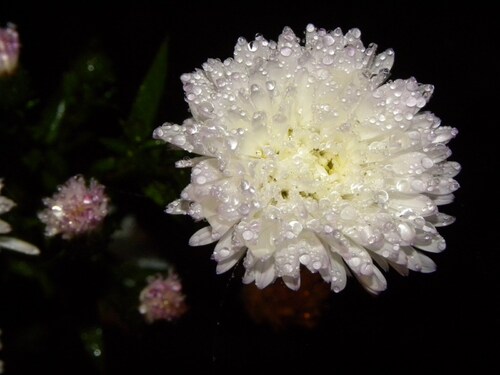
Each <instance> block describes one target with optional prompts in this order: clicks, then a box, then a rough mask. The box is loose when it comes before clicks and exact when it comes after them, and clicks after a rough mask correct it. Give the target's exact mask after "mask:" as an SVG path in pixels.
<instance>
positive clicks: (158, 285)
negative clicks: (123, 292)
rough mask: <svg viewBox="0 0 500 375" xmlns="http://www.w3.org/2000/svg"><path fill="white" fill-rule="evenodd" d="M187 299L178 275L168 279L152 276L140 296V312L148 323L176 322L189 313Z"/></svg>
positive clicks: (173, 274) (170, 276)
mask: <svg viewBox="0 0 500 375" xmlns="http://www.w3.org/2000/svg"><path fill="white" fill-rule="evenodd" d="M185 298H186V297H185V296H184V294H183V293H182V284H181V281H180V280H179V277H178V276H177V274H175V273H172V274H170V275H169V276H168V277H167V278H163V277H162V276H159V275H157V276H151V277H149V278H148V285H147V286H146V287H145V288H144V289H143V290H142V292H141V294H140V295H139V300H140V302H141V304H140V306H139V312H140V313H141V314H143V315H144V317H145V319H146V321H147V322H148V323H153V322H154V321H157V320H168V321H172V320H176V319H178V318H180V317H181V316H182V315H183V314H184V313H185V312H186V311H187V306H186V302H185Z"/></svg>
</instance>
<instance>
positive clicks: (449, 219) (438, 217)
mask: <svg viewBox="0 0 500 375" xmlns="http://www.w3.org/2000/svg"><path fill="white" fill-rule="evenodd" d="M426 220H427V221H429V222H430V223H431V224H433V225H434V226H435V227H445V226H447V225H450V224H453V223H454V222H455V217H453V216H451V215H447V214H443V213H441V212H438V213H436V214H435V215H432V216H429V217H426Z"/></svg>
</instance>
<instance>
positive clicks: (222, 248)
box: [213, 230, 245, 274]
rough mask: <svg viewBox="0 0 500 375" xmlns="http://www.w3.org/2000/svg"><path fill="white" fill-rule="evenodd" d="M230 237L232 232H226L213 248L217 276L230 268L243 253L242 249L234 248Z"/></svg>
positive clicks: (243, 249)
mask: <svg viewBox="0 0 500 375" xmlns="http://www.w3.org/2000/svg"><path fill="white" fill-rule="evenodd" d="M232 235H233V231H232V230H230V231H228V232H227V233H226V234H224V236H222V238H221V239H220V240H219V242H218V243H217V245H216V246H215V249H214V253H213V258H214V259H215V261H216V262H217V268H216V271H217V274H221V273H224V272H226V271H227V270H229V269H230V268H232V267H233V266H234V265H235V264H236V263H237V262H238V261H239V260H240V259H241V257H242V256H243V254H244V253H245V248H244V247H237V246H234V244H233V242H232Z"/></svg>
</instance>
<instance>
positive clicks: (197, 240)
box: [189, 226, 220, 246]
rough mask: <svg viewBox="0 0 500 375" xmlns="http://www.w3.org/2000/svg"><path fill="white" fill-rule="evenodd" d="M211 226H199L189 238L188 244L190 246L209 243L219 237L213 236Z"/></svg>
mask: <svg viewBox="0 0 500 375" xmlns="http://www.w3.org/2000/svg"><path fill="white" fill-rule="evenodd" d="M212 234H213V232H212V227H211V226H208V227H205V228H201V229H200V230H199V231H197V232H196V233H195V234H193V235H192V236H191V238H190V239H189V245H191V246H203V245H207V244H209V243H212V242H215V241H217V240H218V239H219V237H220V236H215V238H214V237H213V235H212Z"/></svg>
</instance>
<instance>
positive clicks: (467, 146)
mask: <svg viewBox="0 0 500 375" xmlns="http://www.w3.org/2000/svg"><path fill="white" fill-rule="evenodd" d="M161 3H162V2H156V3H154V4H152V3H147V2H141V3H137V2H136V3H133V4H126V5H123V4H122V5H118V3H117V4H116V5H114V6H111V5H103V4H94V3H92V2H89V3H87V2H85V3H80V2H79V3H78V5H71V6H70V5H66V6H61V5H57V6H56V5H51V4H48V3H44V4H43V6H40V5H38V6H33V5H32V4H25V3H24V2H23V1H16V2H14V1H2V3H1V5H0V23H1V24H3V25H4V24H5V23H6V22H8V21H10V22H14V23H15V24H16V25H17V26H18V30H19V32H20V34H21V35H22V43H23V49H22V57H21V59H22V64H23V66H24V67H25V68H26V69H27V70H29V71H30V72H31V74H32V76H33V80H34V84H35V86H36V87H37V88H38V89H39V90H40V91H41V92H46V93H47V95H49V94H50V93H51V91H52V90H53V87H54V86H55V85H57V84H58V83H59V81H60V79H61V78H60V77H61V72H64V71H65V70H66V69H68V67H69V66H70V64H71V62H72V60H73V59H75V58H76V56H77V55H78V54H79V53H80V52H81V50H82V49H83V48H86V47H87V46H88V45H89V43H98V45H99V48H101V49H102V50H104V51H106V53H107V54H108V55H109V56H110V58H111V61H112V63H113V65H114V69H115V71H116V72H117V75H118V80H117V81H118V82H119V85H120V86H119V88H120V93H119V98H120V101H121V102H122V103H123V104H124V105H127V104H128V103H130V102H131V101H132V99H133V97H134V94H135V90H136V88H137V87H138V85H139V84H140V82H141V80H142V79H143V77H144V74H145V72H146V71H147V69H148V66H149V64H150V63H151V61H152V59H153V58H154V55H155V53H156V51H157V49H158V46H159V45H160V44H161V42H162V41H163V40H164V39H165V37H168V38H169V67H168V81H167V91H166V94H165V97H164V104H163V106H162V108H161V110H160V115H159V119H160V121H159V123H158V124H160V123H161V122H162V121H172V122H180V121H182V120H183V119H184V118H185V117H187V116H188V112H187V105H186V104H185V103H184V100H183V92H182V87H181V83H180V80H179V76H180V75H181V74H182V73H185V72H190V71H192V70H194V69H195V68H197V67H200V65H201V64H202V63H203V62H204V61H205V60H206V59H207V58H209V57H214V58H216V57H218V58H221V59H224V58H226V57H229V56H231V54H232V50H233V47H234V44H235V43H236V40H237V38H238V37H239V36H244V37H246V38H247V39H249V40H250V39H252V38H253V37H254V35H255V34H256V33H261V34H263V35H264V36H265V37H266V38H268V39H274V40H275V39H276V38H277V36H278V35H279V33H280V32H281V30H282V28H283V27H284V26H286V25H287V26H290V27H292V29H293V30H294V31H295V32H296V33H297V35H303V34H302V33H303V30H304V29H305V27H306V25H307V24H308V23H310V22H312V23H314V24H315V25H316V26H318V27H323V28H326V29H333V28H335V27H337V26H340V27H342V29H343V30H344V31H347V30H348V29H349V28H351V27H358V28H360V29H361V31H362V40H363V41H364V43H365V45H367V44H368V43H370V42H376V43H377V44H378V45H379V48H380V49H381V50H383V49H385V48H389V47H391V48H393V49H394V50H395V52H396V60H395V65H394V68H393V70H392V76H391V77H393V78H407V77H409V76H415V77H416V78H417V80H418V81H419V82H422V83H432V84H434V85H435V87H436V89H435V92H434V96H433V98H432V100H431V102H430V103H429V105H428V107H426V109H428V110H431V111H432V112H434V113H436V114H437V115H438V116H439V117H440V118H441V119H442V120H443V123H444V124H446V125H452V126H455V127H457V128H458V129H459V131H460V133H459V135H458V137H457V138H456V139H455V140H453V141H452V143H451V148H452V150H453V156H452V157H451V158H450V159H452V160H457V161H459V162H460V163H461V165H462V168H463V169H462V172H461V173H460V175H459V176H458V181H459V182H460V184H461V189H460V190H459V191H458V192H457V194H456V196H457V198H456V201H455V203H453V204H451V205H449V206H445V207H443V211H444V212H446V213H450V214H453V215H455V216H457V221H456V223H454V224H453V225H452V226H451V227H447V228H443V229H442V231H441V233H442V234H443V235H444V237H445V238H446V240H447V250H446V251H445V252H444V253H442V254H439V255H436V256H433V259H434V260H435V261H436V263H437V264H438V270H437V271H436V272H435V273H434V274H431V275H420V274H416V273H411V274H410V276H409V277H408V278H403V277H400V276H399V275H396V274H395V273H394V272H390V273H389V274H388V275H387V279H388V283H389V287H388V290H387V291H386V292H384V293H382V295H380V296H378V297H372V296H370V295H368V294H367V293H365V292H364V291H363V290H361V287H359V286H358V285H356V282H355V281H354V280H352V279H351V280H350V282H349V283H348V286H347V288H346V290H344V291H343V292H342V293H340V294H335V295H334V294H333V293H332V295H331V297H330V300H329V301H328V304H329V311H328V314H327V315H325V316H324V317H323V319H322V321H321V324H320V325H319V326H318V327H317V328H316V329H313V330H306V329H301V328H296V327H295V328H293V327H292V328H289V329H285V330H281V331H276V330H274V329H273V328H272V327H269V326H267V325H262V324H261V325H259V324H256V323H254V322H253V321H252V320H250V318H249V317H248V315H247V314H246V313H245V311H244V309H243V304H242V301H241V294H240V289H241V282H240V280H239V279H240V275H236V276H235V278H234V279H231V278H230V276H231V275H230V274H229V273H228V274H227V275H221V276H216V275H215V270H214V268H215V265H214V263H213V262H212V261H211V260H210V253H211V247H210V246H207V247H204V248H201V249H200V248H189V247H187V246H186V244H187V240H188V238H189V236H190V233H192V232H193V231H194V229H193V228H194V227H193V226H192V225H191V224H190V221H189V220H186V221H181V222H180V224H179V225H178V226H176V227H172V226H171V225H167V224H165V223H167V220H166V219H165V221H163V219H164V216H163V215H164V214H163V213H162V212H161V210H158V209H157V208H152V207H145V208H144V209H143V214H144V216H145V217H149V218H148V219H145V221H150V223H151V230H150V231H151V232H152V233H154V235H155V236H156V237H155V238H157V239H162V240H163V241H164V246H167V247H169V248H170V249H172V250H170V260H173V261H174V262H175V263H176V267H177V269H178V270H179V272H180V274H181V276H182V278H183V280H184V281H185V287H186V293H187V294H188V300H189V303H190V305H191V310H190V312H189V313H188V315H187V316H186V317H185V318H183V319H182V320H181V321H179V322H178V323H177V324H173V325H171V324H157V325H153V326H147V327H146V326H144V327H142V328H130V329H129V328H127V327H123V325H122V326H119V327H117V326H116V325H113V324H109V327H108V328H105V334H104V356H105V365H104V367H103V368H104V369H105V370H106V373H110V374H115V373H148V374H149V373H151V374H152V373H160V372H162V373H166V372H167V371H168V372H170V373H185V372H186V371H187V370H188V369H196V368H203V369H204V371H203V372H200V373H211V372H215V371H218V372H221V371H222V372H229V371H231V372H232V373H235V371H237V370H242V369H254V370H256V371H266V370H268V369H270V368H273V369H278V370H282V371H283V372H284V371H289V370H292V369H296V368H298V367H300V366H305V369H310V370H311V372H312V370H313V369H314V370H317V369H324V370H323V371H325V372H328V373H333V374H344V373H358V372H359V371H361V370H366V369H371V370H372V371H373V372H374V373H379V372H382V371H384V372H388V373H396V372H397V373H417V372H423V371H425V372H426V373H430V374H434V373H436V374H437V373H443V372H445V371H450V370H452V369H455V368H457V367H458V368H461V369H465V368H467V369H471V370H473V371H475V372H477V373H486V372H487V373H494V372H495V370H494V369H495V368H496V369H497V370H498V367H499V366H498V364H497V360H496V359H495V358H494V355H495V354H496V352H498V348H499V345H498V340H499V339H498V337H499V334H500V330H499V327H500V324H499V323H500V318H499V316H500V315H499V314H500V308H499V301H498V299H499V293H500V287H499V272H498V265H499V264H500V263H499V260H500V259H499V256H498V251H499V250H498V244H497V242H496V241H495V240H496V238H497V232H498V229H497V223H498V218H497V212H498V207H497V206H498V205H497V200H498V184H497V183H496V182H495V180H494V179H496V177H497V168H498V158H497V156H496V151H497V149H498V146H497V145H496V143H497V137H496V127H497V125H498V119H499V116H498V112H497V111H498V110H497V108H498V104H497V103H495V102H494V100H496V99H498V89H497V88H496V87H498V86H497V83H498V79H497V77H498V67H497V65H498V64H497V61H496V60H495V57H494V53H495V48H496V47H495V45H496V43H497V41H496V37H497V35H496V30H494V26H493V25H494V24H493V21H494V20H493V13H494V12H493V10H492V9H488V8H487V7H482V6H479V5H475V4H474V5H471V6H470V7H464V8H461V7H460V6H457V5H455V4H454V3H451V2H450V3H448V4H440V5H425V4H421V3H418V4H417V3H413V2H375V1H374V2H371V3H369V4H361V3H358V2H334V1H330V2H305V3H304V4H302V5H301V6H300V7H298V6H294V5H292V4H291V3H287V2H280V3H271V2H267V3H255V2H249V3H245V4H244V5H235V4H232V5H224V6H223V5H215V4H210V5H207V4H205V5H202V6H200V5H195V4H191V2H188V1H183V2H181V1H172V2H163V3H164V5H161ZM452 4H453V5H452ZM471 4H472V3H471ZM91 41H92V42H91ZM0 172H1V173H0V175H3V174H5V172H4V171H0ZM27 180H29V176H27ZM124 189H126V187H124ZM138 205H140V202H139V203H138ZM155 209H156V210H155ZM147 215H149V216H147ZM170 223H171V222H169V224H170ZM237 273H238V272H237ZM80 276H81V278H80V279H79V280H80V282H82V280H86V282H87V281H88V283H90V284H92V275H80ZM78 285H79V284H78V283H75V288H76V289H75V294H76V295H77V294H78V293H79V292H80V290H79V286H78ZM94 287H95V290H96V291H98V290H99V285H95V286H94ZM82 289H83V288H82ZM27 290H29V288H28V289H27ZM86 290H87V289H86ZM18 293H26V290H21V291H17V290H11V291H10V292H9V293H7V295H8V296H9V298H12V299H13V300H12V301H7V300H2V301H1V302H0V304H1V307H0V309H2V310H4V306H5V305H9V306H10V305H11V304H13V303H16V304H17V305H18V306H19V312H18V314H15V316H14V314H13V313H12V312H10V313H5V314H4V317H3V320H1V319H0V327H1V328H2V329H3V331H4V335H3V339H2V341H3V343H4V347H5V348H4V350H3V351H2V352H0V353H1V354H2V358H3V359H4V360H5V361H6V366H8V367H7V368H8V372H7V373H8V374H32V373H33V374H34V373H35V371H36V372H37V373H39V372H40V371H44V370H45V371H49V373H52V374H66V373H72V374H80V373H81V374H91V373H98V372H97V369H96V368H95V367H94V364H93V363H92V360H91V359H90V358H89V356H88V355H87V353H86V352H85V351H84V350H82V349H81V348H80V346H79V345H80V344H79V343H78V342H77V341H78V337H76V338H75V334H74V332H73V329H72V327H73V325H75V324H76V323H75V321H73V320H78V319H80V318H81V317H82V316H84V315H85V314H87V313H89V314H92V313H93V312H92V311H89V312H86V311H82V312H81V315H79V314H76V315H75V314H74V313H73V312H70V311H68V312H67V314H66V312H65V306H64V304H65V301H64V300H61V301H60V305H57V304H52V305H51V306H48V307H47V306H44V301H43V300H25V299H23V298H22V297H21V296H20V295H19V294H18ZM28 297H30V295H29V294H28ZM73 298H78V296H73ZM4 299H5V297H4ZM12 310H15V308H12V307H9V310H8V311H12ZM89 310H91V309H89ZM1 317H2V315H0V318H1ZM82 319H83V318H82ZM33 321H37V322H39V324H40V325H45V326H47V327H49V328H48V329H46V330H43V329H41V331H40V332H42V333H40V334H39V335H38V336H37V335H36V333H35V334H34V333H33V332H30V331H29V329H28V328H26V327H32V324H31V323H30V322H33ZM23 327H24V329H23ZM22 335H25V336H30V335H32V336H34V337H33V338H32V339H29V340H24V341H21V342H23V343H26V342H28V343H30V345H27V346H23V347H21V346H16V344H15V343H14V344H12V345H13V347H12V346H11V347H10V348H9V347H8V345H9V344H8V343H9V341H12V342H16V340H18V341H19V336H22ZM76 336H77V335H76Z"/></svg>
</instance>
